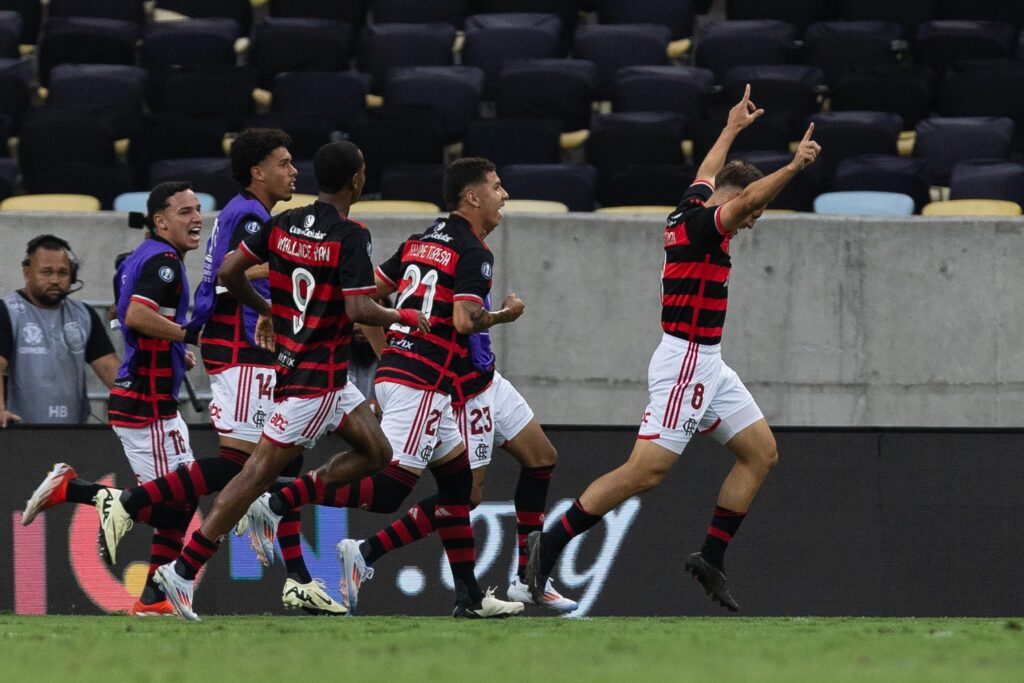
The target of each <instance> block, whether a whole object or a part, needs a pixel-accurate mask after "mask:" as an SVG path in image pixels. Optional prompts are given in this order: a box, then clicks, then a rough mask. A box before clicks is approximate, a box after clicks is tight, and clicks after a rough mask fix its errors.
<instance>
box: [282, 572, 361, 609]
mask: <svg viewBox="0 0 1024 683" xmlns="http://www.w3.org/2000/svg"><path fill="white" fill-rule="evenodd" d="M281 602H282V603H283V604H284V606H285V607H291V608H295V607H298V608H301V609H302V610H304V611H306V612H307V613H309V614H324V615H327V616H344V615H346V614H348V610H347V609H345V607H344V605H340V604H338V603H337V602H335V601H334V600H333V599H332V598H331V596H330V595H328V594H327V589H325V588H324V582H323V581H321V580H320V579H313V580H312V581H310V582H309V583H299V582H298V581H296V580H295V579H291V578H289V579H288V580H287V581H285V582H284V589H283V590H282V591H281Z"/></svg>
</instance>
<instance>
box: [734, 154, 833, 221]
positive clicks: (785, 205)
mask: <svg viewBox="0 0 1024 683" xmlns="http://www.w3.org/2000/svg"><path fill="white" fill-rule="evenodd" d="M729 158H730V160H732V159H742V160H744V161H747V162H750V163H751V164H753V165H754V166H756V167H757V169H758V170H759V171H761V173H764V174H765V175H769V174H771V173H774V172H775V171H777V170H779V169H780V168H782V167H783V166H785V165H786V164H788V163H789V162H791V161H792V160H793V155H792V154H791V153H789V152H758V151H746V152H744V151H739V152H734V153H733V154H731V155H729ZM819 185H820V174H818V173H815V172H814V170H813V167H811V168H809V169H806V170H804V172H803V173H798V174H797V175H795V176H794V177H793V178H792V180H790V181H789V182H788V183H786V186H785V187H784V188H782V191H781V192H779V194H777V195H776V196H775V199H773V200H772V201H771V203H770V204H769V205H768V208H769V209H772V210H789V211H812V210H813V209H814V198H815V197H816V196H817V195H818V191H819V189H820V188H819Z"/></svg>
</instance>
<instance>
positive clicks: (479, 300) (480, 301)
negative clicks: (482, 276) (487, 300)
mask: <svg viewBox="0 0 1024 683" xmlns="http://www.w3.org/2000/svg"><path fill="white" fill-rule="evenodd" d="M452 301H475V302H477V303H478V304H480V305H481V306H483V305H484V300H483V298H481V297H479V296H477V295H476V294H456V295H455V296H453V297H452Z"/></svg>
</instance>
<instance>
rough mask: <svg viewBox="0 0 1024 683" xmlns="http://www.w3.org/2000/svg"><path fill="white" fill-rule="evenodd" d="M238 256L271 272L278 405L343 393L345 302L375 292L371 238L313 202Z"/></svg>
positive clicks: (274, 224)
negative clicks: (297, 399)
mask: <svg viewBox="0 0 1024 683" xmlns="http://www.w3.org/2000/svg"><path fill="white" fill-rule="evenodd" d="M240 249H241V250H242V251H243V252H245V253H246V254H247V255H248V256H249V257H250V258H251V259H252V260H253V261H255V262H263V261H267V262H268V263H269V265H270V306H271V313H272V315H273V318H274V338H275V341H276V342H277V356H276V360H277V386H276V387H275V389H274V399H275V400H277V401H282V400H284V399H286V398H291V397H298V398H314V397H316V396H322V395H324V394H326V393H328V392H330V391H334V390H336V389H340V388H342V387H344V386H345V383H346V382H347V381H348V360H349V345H350V344H351V342H352V320H351V319H349V317H348V315H347V314H346V313H345V297H347V296H354V295H358V294H365V295H371V294H373V293H374V292H375V291H376V286H375V285H374V281H373V265H372V263H371V261H370V253H371V250H372V244H371V240H370V231H369V230H367V229H366V226H365V225H363V224H362V223H358V222H356V221H353V220H349V219H344V218H341V217H340V216H339V215H338V211H337V209H335V208H334V207H333V206H331V205H330V204H325V203H323V202H315V203H314V204H310V205H309V206H305V207H302V208H298V209H292V210H291V211H285V212H284V213H282V214H280V215H278V216H274V217H273V218H271V219H270V220H269V221H268V223H267V226H266V228H264V229H263V231H261V232H260V233H259V234H257V235H253V236H252V237H250V238H247V239H246V240H245V241H243V242H242V244H241V246H240Z"/></svg>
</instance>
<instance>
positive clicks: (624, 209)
mask: <svg viewBox="0 0 1024 683" xmlns="http://www.w3.org/2000/svg"><path fill="white" fill-rule="evenodd" d="M675 210H676V207H674V206H658V205H640V206H602V207H601V208H600V209H597V211H596V213H632V214H652V213H654V214H658V215H659V216H667V215H669V214H670V213H672V212H673V211H675Z"/></svg>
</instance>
